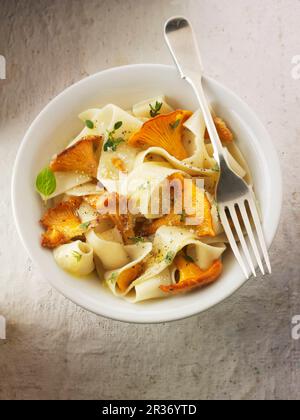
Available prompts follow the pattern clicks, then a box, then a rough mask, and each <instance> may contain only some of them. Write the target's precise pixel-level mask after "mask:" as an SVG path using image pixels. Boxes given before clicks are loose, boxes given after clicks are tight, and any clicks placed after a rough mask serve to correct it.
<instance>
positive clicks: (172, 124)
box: [170, 119, 180, 130]
mask: <svg viewBox="0 0 300 420" xmlns="http://www.w3.org/2000/svg"><path fill="white" fill-rule="evenodd" d="M179 124H180V119H178V120H176V121H175V122H173V123H171V124H170V127H171V128H172V130H176V128H177V127H178V126H179Z"/></svg>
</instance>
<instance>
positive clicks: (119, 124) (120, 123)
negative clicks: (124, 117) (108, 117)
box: [114, 121, 123, 131]
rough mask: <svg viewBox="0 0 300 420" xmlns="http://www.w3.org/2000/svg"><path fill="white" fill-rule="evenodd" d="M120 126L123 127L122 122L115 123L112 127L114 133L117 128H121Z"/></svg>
mask: <svg viewBox="0 0 300 420" xmlns="http://www.w3.org/2000/svg"><path fill="white" fill-rule="evenodd" d="M122 125H123V122H122V121H118V122H116V124H115V125H114V131H117V130H119V128H121V127H122Z"/></svg>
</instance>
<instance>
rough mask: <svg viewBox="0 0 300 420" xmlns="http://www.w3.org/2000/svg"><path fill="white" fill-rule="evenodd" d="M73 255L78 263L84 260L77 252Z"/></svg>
mask: <svg viewBox="0 0 300 420" xmlns="http://www.w3.org/2000/svg"><path fill="white" fill-rule="evenodd" d="M72 255H73V257H74V258H76V261H77V262H78V263H79V262H80V260H81V258H82V255H81V254H79V252H77V251H73V252H72Z"/></svg>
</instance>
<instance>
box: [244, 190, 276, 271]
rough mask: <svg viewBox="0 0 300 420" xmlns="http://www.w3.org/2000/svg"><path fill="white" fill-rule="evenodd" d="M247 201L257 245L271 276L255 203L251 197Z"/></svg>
mask: <svg viewBox="0 0 300 420" xmlns="http://www.w3.org/2000/svg"><path fill="white" fill-rule="evenodd" d="M247 201H248V204H249V207H250V210H251V213H252V217H253V220H254V224H255V227H256V232H257V236H258V239H259V243H260V246H261V249H262V252H263V255H264V258H265V261H266V265H267V267H268V270H269V273H270V274H272V268H271V263H270V258H269V254H268V250H267V246H266V242H265V238H264V233H263V230H262V227H261V223H260V218H259V215H258V211H257V208H256V203H255V201H254V199H253V197H252V196H251V195H250V196H249V197H248V198H247Z"/></svg>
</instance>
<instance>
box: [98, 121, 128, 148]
mask: <svg viewBox="0 0 300 420" xmlns="http://www.w3.org/2000/svg"><path fill="white" fill-rule="evenodd" d="M122 125H123V122H122V121H118V122H116V123H115V125H114V129H113V130H112V131H108V132H107V141H106V143H105V144H104V148H103V150H104V152H108V151H112V152H115V151H116V150H117V147H118V146H119V144H121V143H123V142H124V141H125V140H124V139H123V138H122V137H118V138H117V139H116V138H115V137H114V136H115V134H116V131H117V130H119V128H121V127H122Z"/></svg>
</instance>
